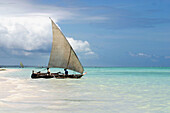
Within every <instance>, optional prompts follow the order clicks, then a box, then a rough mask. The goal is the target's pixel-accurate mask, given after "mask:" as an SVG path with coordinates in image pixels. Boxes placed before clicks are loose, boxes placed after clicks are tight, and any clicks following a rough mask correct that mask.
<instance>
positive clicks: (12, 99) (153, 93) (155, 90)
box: [0, 68, 170, 113]
mask: <svg viewBox="0 0 170 113" xmlns="http://www.w3.org/2000/svg"><path fill="white" fill-rule="evenodd" d="M33 69H34V70H35V71H38V70H40V69H36V68H24V69H7V70H6V71H0V91H1V92H0V112H1V113H7V112H8V113H35V112H36V113H37V112H40V113H47V112H50V113H56V112H57V113H87V112H89V113H98V112H103V113H113V112H118V113H129V112H130V113H146V112H149V113H155V112H158V113H169V111H170V107H169V106H170V103H169V101H170V96H169V95H170V68H85V71H87V75H85V76H83V77H82V78H81V79H54V78H53V79H31V78H30V76H31V72H32V70H33ZM55 70H57V69H51V71H52V72H53V71H55ZM45 71H46V70H45ZM69 72H70V71H69Z"/></svg>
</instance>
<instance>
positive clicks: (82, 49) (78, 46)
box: [67, 37, 94, 55]
mask: <svg viewBox="0 0 170 113" xmlns="http://www.w3.org/2000/svg"><path fill="white" fill-rule="evenodd" d="M67 40H68V41H69V43H70V44H71V46H72V47H73V49H74V50H75V51H76V52H79V53H84V54H85V55H94V52H93V51H92V50H91V49H90V44H89V43H88V42H87V41H82V40H74V39H73V38H69V37H67Z"/></svg>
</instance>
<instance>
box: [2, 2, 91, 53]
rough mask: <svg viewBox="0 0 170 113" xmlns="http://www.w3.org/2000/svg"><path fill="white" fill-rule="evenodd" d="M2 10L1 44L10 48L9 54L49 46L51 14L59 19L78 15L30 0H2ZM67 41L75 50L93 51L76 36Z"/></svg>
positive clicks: (55, 19) (47, 47) (81, 51)
mask: <svg viewBox="0 0 170 113" xmlns="http://www.w3.org/2000/svg"><path fill="white" fill-rule="evenodd" d="M0 12H2V14H1V15H0V47H3V48H6V49H9V50H10V51H9V52H10V54H14V55H18V54H20V55H26V56H29V55H31V54H32V51H37V50H44V51H47V50H48V49H49V48H50V46H51V44H52V43H51V42H52V30H51V22H50V20H49V18H48V17H52V18H53V20H54V21H55V22H59V21H60V20H64V19H69V18H70V19H71V18H72V17H73V16H74V15H76V14H75V13H74V11H73V9H69V10H68V8H62V7H56V6H47V5H36V4H31V3H30V2H29V1H27V0H16V1H15V2H14V1H12V0H7V1H1V2H0ZM42 12H43V13H42ZM68 41H69V42H70V43H71V45H72V47H73V49H75V51H76V52H78V53H84V55H93V54H94V52H93V51H92V50H91V48H90V44H89V42H87V41H82V40H75V39H74V38H68Z"/></svg>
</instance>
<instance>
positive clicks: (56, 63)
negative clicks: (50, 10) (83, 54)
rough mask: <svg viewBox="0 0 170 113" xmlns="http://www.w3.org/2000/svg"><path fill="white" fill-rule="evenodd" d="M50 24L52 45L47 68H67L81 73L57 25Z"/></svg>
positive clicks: (75, 57) (72, 51)
mask: <svg viewBox="0 0 170 113" xmlns="http://www.w3.org/2000/svg"><path fill="white" fill-rule="evenodd" d="M51 22H52V30H53V43H52V49H51V55H50V60H49V63H48V67H49V68H52V67H57V68H67V69H71V70H74V71H76V72H79V73H83V71H84V70H83V67H82V65H81V63H80V61H79V59H78V57H77V55H76V53H75V52H74V50H73V49H72V47H71V45H70V44H69V42H68V41H67V39H66V38H65V36H64V35H63V33H62V32H61V31H60V29H59V28H58V27H57V25H56V24H55V23H54V22H53V21H52V20H51Z"/></svg>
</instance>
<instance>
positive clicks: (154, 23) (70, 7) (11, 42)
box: [0, 0, 170, 66]
mask: <svg viewBox="0 0 170 113" xmlns="http://www.w3.org/2000/svg"><path fill="white" fill-rule="evenodd" d="M0 6H1V8H0V12H1V13H2V14H3V16H2V15H1V17H3V19H2V18H1V23H0V33H1V34H0V44H1V45H0V49H1V51H0V65H6V64H7V65H18V64H19V62H20V61H22V62H23V64H24V65H36V66H37V65H47V64H48V60H49V55H50V51H51V41H52V34H51V26H50V21H49V19H48V17H49V16H50V17H51V18H52V19H53V20H54V21H55V22H56V23H57V24H58V25H59V26H60V28H61V29H62V31H63V33H64V34H65V36H66V37H68V38H69V40H70V41H71V44H72V46H73V48H75V51H76V53H77V54H78V56H79V57H80V61H81V62H82V64H83V65H84V66H170V52H169V51H170V46H169V43H170V32H169V29H170V14H169V11H170V7H169V6H170V1H168V0H149V1H148V0H119V1H118V0H62V1H59V0H48V1H45V0H36V1H34V0H22V1H21V0H16V1H15V2H13V1H12V0H7V1H5V2H4V1H1V2H0ZM6 18H8V19H9V18H10V19H9V20H8V19H6ZM30 18H31V19H30ZM34 18H35V19H34ZM46 18H47V20H46ZM2 21H5V22H2ZM9 21H10V22H9ZM21 21H23V22H21ZM46 21H49V22H47V23H46ZM34 22H36V24H34ZM9 23H11V24H12V26H13V28H15V29H11V28H10V27H9V26H10V24H9ZM37 23H39V24H37ZM37 29H38V30H37ZM14 31H15V32H14ZM4 37H5V38H4ZM39 40H40V41H39ZM48 40H49V41H48ZM18 42H19V43H18ZM38 42H39V43H38ZM6 43H7V44H6ZM34 43H35V44H37V45H36V46H35V44H34ZM78 43H79V44H78ZM77 44H78V45H77ZM82 45H83V46H82Z"/></svg>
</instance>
